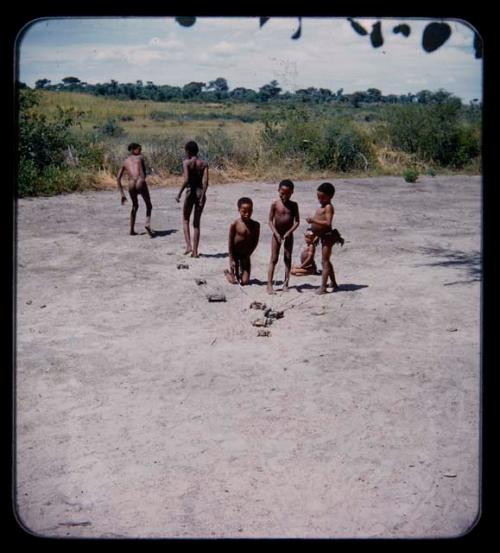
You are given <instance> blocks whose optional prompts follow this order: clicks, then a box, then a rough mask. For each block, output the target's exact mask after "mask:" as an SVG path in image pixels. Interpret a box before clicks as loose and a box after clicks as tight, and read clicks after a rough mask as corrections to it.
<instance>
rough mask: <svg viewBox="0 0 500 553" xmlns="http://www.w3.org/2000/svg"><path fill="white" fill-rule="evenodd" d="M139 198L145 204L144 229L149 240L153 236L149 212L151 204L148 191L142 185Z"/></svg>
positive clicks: (151, 209) (151, 207)
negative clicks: (140, 197)
mask: <svg viewBox="0 0 500 553" xmlns="http://www.w3.org/2000/svg"><path fill="white" fill-rule="evenodd" d="M141 196H142V199H143V200H144V203H145V204H146V224H145V228H146V230H147V233H148V234H149V236H151V238H153V236H154V235H155V232H154V231H153V230H152V229H151V212H152V211H153V204H152V203H151V198H150V196H149V189H148V187H147V186H146V184H144V186H143V188H142V189H141Z"/></svg>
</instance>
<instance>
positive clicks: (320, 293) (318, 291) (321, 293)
mask: <svg viewBox="0 0 500 553" xmlns="http://www.w3.org/2000/svg"><path fill="white" fill-rule="evenodd" d="M315 293H316V294H317V295H318V296H322V295H323V294H326V288H323V287H321V288H319V289H318V290H317V291H316V292H315Z"/></svg>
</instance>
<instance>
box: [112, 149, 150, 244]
mask: <svg viewBox="0 0 500 553" xmlns="http://www.w3.org/2000/svg"><path fill="white" fill-rule="evenodd" d="M128 151H129V152H130V155H129V156H128V157H127V158H126V159H125V161H124V162H123V165H122V167H121V169H120V171H119V172H118V176H117V177H116V181H117V183H118V189H119V190H120V194H121V202H122V205H123V204H124V203H125V202H126V201H127V197H126V196H125V193H124V192H123V186H122V177H123V175H124V173H127V175H128V192H129V194H130V199H131V200H132V211H131V213H130V235H131V236H135V235H136V234H137V232H135V230H134V227H135V217H136V215H137V210H138V209H139V202H138V201H137V197H138V196H139V194H140V195H141V196H142V199H143V200H144V203H145V204H146V225H145V228H146V231H147V232H148V234H149V236H151V238H153V237H154V236H155V232H154V231H153V230H152V229H151V211H152V210H153V206H152V204H151V198H150V197H149V189H148V185H147V184H146V164H145V162H144V157H143V156H142V153H141V152H142V146H141V145H140V144H137V143H135V142H132V144H130V145H129V147H128Z"/></svg>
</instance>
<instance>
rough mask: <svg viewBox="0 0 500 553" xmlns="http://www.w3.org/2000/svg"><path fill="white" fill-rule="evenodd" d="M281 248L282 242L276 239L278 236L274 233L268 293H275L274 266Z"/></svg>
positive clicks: (268, 275) (268, 270) (268, 271)
mask: <svg viewBox="0 0 500 553" xmlns="http://www.w3.org/2000/svg"><path fill="white" fill-rule="evenodd" d="M280 248H281V244H280V243H279V242H278V241H277V240H276V237H275V236H274V234H273V236H272V238H271V259H270V260H269V267H268V269H267V293H268V294H274V290H273V277H274V268H275V267H276V263H278V258H279V254H280Z"/></svg>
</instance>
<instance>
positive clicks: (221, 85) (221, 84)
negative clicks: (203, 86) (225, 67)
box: [207, 77, 229, 92]
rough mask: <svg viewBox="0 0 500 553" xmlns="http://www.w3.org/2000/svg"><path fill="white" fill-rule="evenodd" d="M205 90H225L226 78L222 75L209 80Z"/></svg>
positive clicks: (226, 85)
mask: <svg viewBox="0 0 500 553" xmlns="http://www.w3.org/2000/svg"><path fill="white" fill-rule="evenodd" d="M207 90H215V92H227V91H228V90H229V86H228V84H227V81H226V79H224V78H223V77H217V78H216V79H215V81H210V82H209V83H208V86H207Z"/></svg>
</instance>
